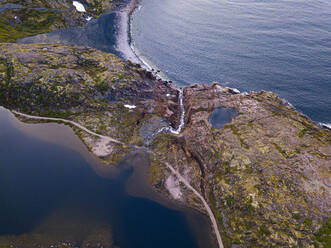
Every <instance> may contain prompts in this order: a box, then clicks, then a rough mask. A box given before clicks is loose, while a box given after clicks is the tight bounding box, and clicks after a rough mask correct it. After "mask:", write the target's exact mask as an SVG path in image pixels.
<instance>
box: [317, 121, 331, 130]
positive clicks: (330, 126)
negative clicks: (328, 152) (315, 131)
mask: <svg viewBox="0 0 331 248" xmlns="http://www.w3.org/2000/svg"><path fill="white" fill-rule="evenodd" d="M318 124H319V125H320V127H324V128H327V129H330V130H331V124H330V123H323V122H319V123H318Z"/></svg>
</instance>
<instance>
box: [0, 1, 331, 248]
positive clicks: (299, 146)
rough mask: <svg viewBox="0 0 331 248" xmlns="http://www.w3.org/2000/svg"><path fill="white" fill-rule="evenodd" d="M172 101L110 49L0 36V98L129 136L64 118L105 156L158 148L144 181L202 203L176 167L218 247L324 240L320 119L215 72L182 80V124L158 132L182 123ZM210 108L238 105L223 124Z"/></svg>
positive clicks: (325, 137)
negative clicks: (208, 77)
mask: <svg viewBox="0 0 331 248" xmlns="http://www.w3.org/2000/svg"><path fill="white" fill-rule="evenodd" d="M99 2H102V1H99ZM136 3H137V1H133V2H132V5H130V6H131V7H130V8H129V11H128V13H129V14H131V13H132V11H133V10H134V7H135V6H136ZM102 6H103V5H102ZM102 11H104V10H102ZM102 11H101V12H102ZM101 12H100V13H101ZM100 13H99V12H96V13H95V15H96V16H97V15H98V14H100ZM66 25H67V24H66ZM59 27H60V26H59ZM61 27H62V26H61ZM63 27H64V26H63ZM40 32H44V30H42V31H40ZM5 41H6V40H5ZM179 103H180V101H179V91H178V89H177V88H176V86H175V85H173V84H171V83H169V82H166V81H163V80H161V79H158V78H157V77H156V76H155V75H154V74H153V73H152V72H150V71H147V70H146V69H144V68H142V67H141V65H139V64H135V63H133V62H130V61H124V60H122V59H120V58H118V57H117V56H115V55H113V54H110V53H105V52H101V51H98V50H96V49H92V48H88V47H78V46H68V45H60V44H15V43H11V44H10V43H2V44H0V105H1V106H4V107H6V108H8V109H11V110H15V111H19V112H22V113H26V114H30V115H35V116H46V117H56V118H63V119H66V120H70V121H74V122H76V123H79V124H80V125H82V126H84V127H86V128H87V129H89V130H91V131H92V132H94V133H97V134H100V135H105V136H109V137H113V138H114V139H116V140H119V141H120V142H123V143H125V144H129V145H122V144H115V143H111V142H104V140H101V139H98V138H97V137H94V136H93V135H90V134H89V133H87V132H84V131H82V130H80V129H77V128H75V127H73V129H74V130H75V132H76V134H77V135H78V136H79V137H80V138H81V140H82V141H83V142H84V143H85V144H86V146H87V147H88V148H89V150H90V151H91V152H92V153H93V154H94V155H95V156H97V157H98V158H99V159H100V160H101V161H103V162H104V163H106V164H109V166H116V165H117V164H118V162H119V161H120V160H121V159H122V158H123V157H124V156H126V155H127V154H128V153H130V152H131V151H132V150H133V149H134V147H141V148H143V147H146V148H148V149H150V150H152V151H153V152H154V153H155V154H156V155H157V156H150V168H149V177H150V178H149V179H150V183H151V184H152V185H153V186H154V187H155V189H156V190H157V191H159V192H162V193H163V194H167V195H168V196H169V197H171V198H173V199H176V200H177V201H179V202H181V203H183V204H185V205H187V206H190V207H192V208H195V209H198V210H199V211H201V212H205V210H204V207H203V204H202V203H201V201H200V200H199V199H198V198H197V197H196V196H195V195H194V194H192V192H191V191H190V190H188V188H187V187H185V186H183V185H182V184H181V183H180V181H179V180H178V178H176V176H174V175H173V174H172V173H171V171H169V169H168V168H167V167H165V166H163V164H164V162H167V163H169V164H171V165H172V166H174V168H175V169H176V170H177V171H178V172H179V173H181V175H182V176H183V177H184V178H185V180H187V181H188V182H189V183H190V184H191V185H192V186H193V187H194V189H195V190H196V191H198V192H199V194H201V195H202V196H203V198H204V199H205V201H206V202H207V203H208V205H209V206H210V207H211V209H212V211H213V214H214V215H215V217H216V219H217V224H218V226H219V230H220V233H221V235H222V240H223V243H224V247H233V248H235V247H300V246H301V247H327V246H328V245H329V244H330V235H331V234H330V230H331V228H330V227H331V218H330V216H331V205H330V202H331V188H330V184H331V131H330V130H328V129H326V128H321V127H320V126H318V125H317V124H316V123H314V122H313V121H312V120H310V119H309V117H307V116H305V115H303V114H302V113H300V112H299V111H297V110H296V109H294V108H293V107H292V106H291V105H289V104H288V103H287V102H286V101H285V100H283V99H281V98H280V97H278V96H277V95H276V94H274V93H271V92H265V91H260V92H250V93H247V94H240V92H238V91H237V90H235V89H231V88H227V87H222V86H220V85H219V84H218V83H216V82H215V83H213V84H211V85H191V86H189V87H186V88H184V89H183V103H184V108H185V112H184V113H185V116H184V127H183V129H182V130H181V132H180V133H178V134H174V133H171V132H169V131H168V132H167V131H166V132H159V130H169V129H166V128H167V127H169V126H171V127H173V128H176V127H178V126H179V125H180V116H181V113H182V112H183V110H181V106H180V104H179ZM219 107H225V108H233V109H235V110H236V111H237V113H238V115H237V116H236V117H234V118H232V120H231V121H230V122H229V123H227V124H226V125H225V126H224V127H223V128H221V129H218V128H215V127H214V126H213V125H212V123H211V122H210V116H211V114H212V113H213V111H214V110H215V109H216V108H219ZM20 118H21V119H22V120H23V121H31V120H29V119H28V118H22V117H20Z"/></svg>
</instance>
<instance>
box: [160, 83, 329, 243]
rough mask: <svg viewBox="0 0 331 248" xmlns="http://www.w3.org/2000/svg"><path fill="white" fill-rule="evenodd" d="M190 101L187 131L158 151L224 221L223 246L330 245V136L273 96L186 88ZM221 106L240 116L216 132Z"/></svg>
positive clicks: (204, 88)
mask: <svg viewBox="0 0 331 248" xmlns="http://www.w3.org/2000/svg"><path fill="white" fill-rule="evenodd" d="M184 96H185V98H184V99H185V108H186V111H187V115H186V117H185V120H186V127H185V130H184V131H183V132H182V134H181V135H180V137H177V139H176V140H169V141H167V139H165V138H163V139H162V140H160V141H158V142H159V143H157V144H155V145H154V149H155V150H156V152H158V153H159V154H162V157H163V159H164V160H168V161H171V162H172V163H174V164H175V165H176V166H177V168H178V169H179V170H180V171H181V172H182V174H184V173H185V171H188V173H186V175H187V176H188V177H189V179H190V181H191V183H192V184H193V185H194V186H195V188H196V189H197V190H200V192H201V193H202V194H203V195H204V197H205V198H206V199H207V200H208V201H209V203H210V205H211V206H212V207H213V211H214V213H215V215H216V216H217V217H218V222H219V226H220V229H221V230H220V231H221V232H222V234H223V239H224V243H225V247H231V246H233V247H313V246H314V245H315V246H316V247H323V246H324V247H327V246H326V244H327V242H329V243H328V244H330V230H329V229H328V228H326V227H325V226H327V223H329V222H328V217H330V214H331V188H330V181H331V132H330V131H329V130H327V129H322V128H320V127H319V126H318V125H316V124H315V123H314V122H312V121H311V120H310V119H309V118H308V117H306V116H305V115H303V114H301V113H299V112H298V111H297V110H295V109H294V108H293V107H292V106H291V105H289V104H288V103H287V102H286V101H284V100H283V99H281V98H279V97H278V96H277V95H276V94H274V93H271V92H264V91H261V92H251V93H250V94H248V95H247V94H238V93H236V92H234V91H233V90H231V89H227V88H223V87H220V86H218V85H217V84H213V85H212V86H209V85H193V86H190V87H187V88H185V90H184ZM217 107H228V108H234V109H236V110H237V112H238V113H239V115H238V116H237V117H235V118H233V119H232V121H231V122H230V123H228V124H227V125H225V127H224V128H222V129H217V128H213V126H212V124H211V123H210V121H209V117H210V115H211V113H212V111H213V110H214V109H215V108H217ZM156 141H157V140H156ZM161 144H162V145H161ZM188 168H190V169H188ZM323 225H324V229H323V228H322V226H323ZM321 228H322V229H321ZM321 230H322V231H321ZM321 232H322V233H323V235H324V236H323V235H322V234H321ZM321 236H323V237H324V239H321V240H322V241H321V240H318V237H321Z"/></svg>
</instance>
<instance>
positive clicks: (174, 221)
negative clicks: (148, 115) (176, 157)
mask: <svg viewBox="0 0 331 248" xmlns="http://www.w3.org/2000/svg"><path fill="white" fill-rule="evenodd" d="M0 140H1V142H0V158H1V160H0V246H2V245H5V244H9V243H10V242H14V243H15V244H19V247H23V248H25V247H32V246H33V244H36V243H38V244H43V245H46V246H47V247H48V246H49V245H54V244H59V242H60V243H61V242H64V243H70V244H72V245H73V246H79V247H87V246H86V245H87V244H88V243H89V244H90V246H89V247H101V244H102V246H103V247H115V246H114V245H116V247H121V248H132V247H135V248H140V247H141V248H146V247H151V248H152V247H153V248H154V247H164V248H166V247H180V248H183V247H187V248H193V247H213V244H211V243H212V242H213V241H212V239H211V237H210V233H211V232H210V227H209V221H208V219H207V217H205V216H203V215H202V214H200V213H197V212H196V211H193V210H190V209H187V208H184V207H181V206H178V204H176V203H174V202H171V201H169V200H167V199H166V198H165V197H163V196H161V195H159V194H157V193H155V192H154V191H153V189H152V188H151V187H150V186H149V184H148V175H147V168H148V157H147V156H145V155H144V154H133V155H132V156H129V157H128V159H127V160H125V161H123V162H122V164H121V165H120V166H119V168H120V169H114V168H112V167H110V166H107V165H103V164H101V163H99V162H98V161H97V160H96V159H95V158H94V157H93V156H92V155H91V154H90V153H89V152H88V151H87V149H86V148H85V146H84V145H83V143H82V142H81V141H80V140H79V139H78V138H77V137H76V136H75V135H74V133H73V131H72V130H71V129H70V128H69V127H67V126H64V125H59V124H51V123H49V124H24V123H21V122H19V121H18V120H17V119H16V118H15V117H14V116H13V115H12V114H10V113H9V112H8V111H6V110H5V109H3V108H0ZM128 161H130V162H128ZM200 228H202V230H201V229H200ZM93 244H94V245H93Z"/></svg>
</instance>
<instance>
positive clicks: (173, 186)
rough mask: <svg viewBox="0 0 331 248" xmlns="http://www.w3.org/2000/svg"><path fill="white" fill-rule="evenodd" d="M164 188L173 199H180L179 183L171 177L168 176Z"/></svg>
mask: <svg viewBox="0 0 331 248" xmlns="http://www.w3.org/2000/svg"><path fill="white" fill-rule="evenodd" d="M165 187H166V189H167V190H168V191H169V193H170V194H171V196H172V197H173V198H175V199H177V200H178V199H180V198H181V197H182V192H181V190H180V185H179V181H178V180H177V179H176V178H175V177H174V176H173V175H170V176H169V177H168V178H167V180H166V182H165Z"/></svg>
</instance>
